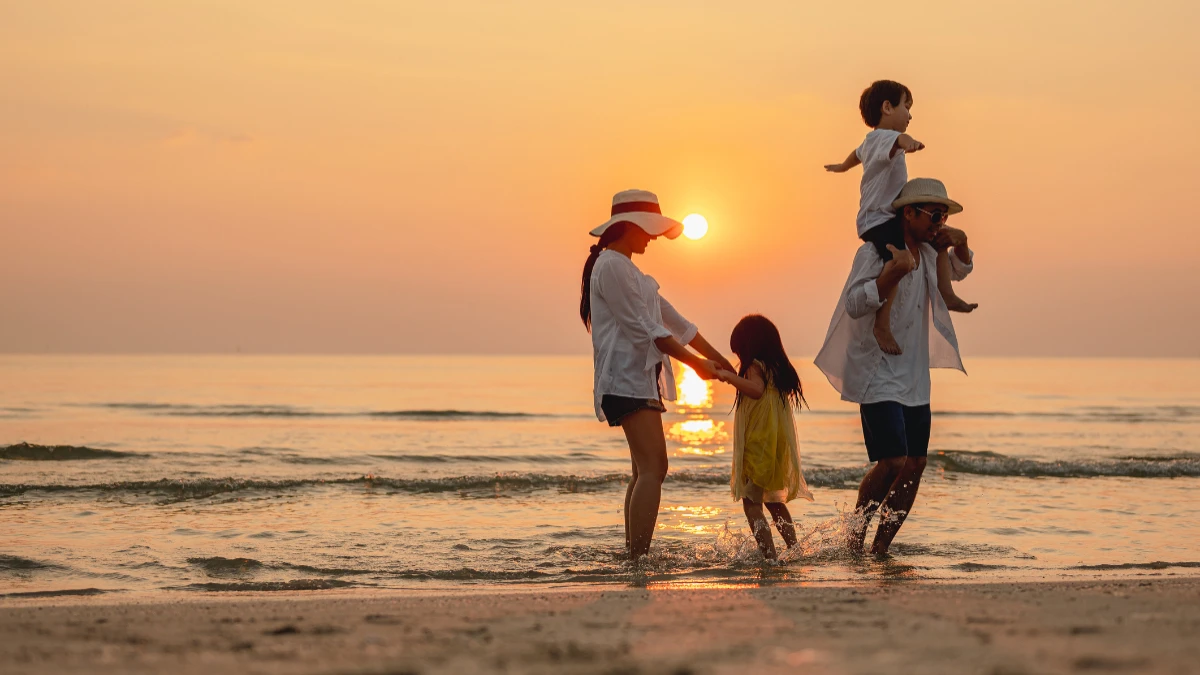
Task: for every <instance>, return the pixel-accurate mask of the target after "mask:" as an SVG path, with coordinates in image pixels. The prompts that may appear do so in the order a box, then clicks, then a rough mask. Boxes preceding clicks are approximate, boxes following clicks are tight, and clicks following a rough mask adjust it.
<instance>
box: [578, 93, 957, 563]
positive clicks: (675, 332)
mask: <svg viewBox="0 0 1200 675" xmlns="http://www.w3.org/2000/svg"><path fill="white" fill-rule="evenodd" d="M912 106H913V97H912V92H911V91H909V89H908V88H907V87H905V86H904V85H902V84H900V83H898V82H893V81H890V80H880V81H877V82H874V83H872V84H871V86H870V87H868V88H867V89H866V90H864V91H863V93H862V96H861V97H860V99H859V111H860V113H861V114H862V118H863V121H864V122H865V123H866V124H867V126H869V127H871V131H870V132H868V133H867V135H866V138H865V139H864V140H863V142H862V144H861V145H859V146H858V147H857V148H856V149H855V150H854V151H853V152H851V153H850V155H849V156H848V157H847V158H846V159H845V160H844V161H843V162H841V163H839V164H829V165H826V166H825V168H826V170H828V171H831V172H835V173H840V172H844V171H848V170H849V169H851V168H853V167H855V166H857V165H859V164H861V165H862V170H863V176H862V182H861V188H860V200H859V211H858V217H857V219H856V226H857V233H858V236H859V238H860V239H862V241H863V244H862V246H861V247H859V249H858V252H857V253H856V254H855V256H854V262H853V263H852V265H851V268H850V274H849V277H848V278H847V280H846V284H845V287H844V288H843V289H842V292H841V295H840V296H839V297H838V302H837V307H836V309H834V312H833V318H832V319H831V320H830V323H829V330H828V332H827V333H826V336H825V342H824V345H823V346H822V347H821V350H820V352H819V353H818V354H817V357H816V360H815V363H816V365H817V367H818V368H819V369H820V370H821V372H822V373H824V374H825V376H826V378H828V380H829V382H830V384H831V385H833V387H834V389H836V390H837V391H838V393H839V394H841V398H842V400H845V401H850V402H853V403H857V404H858V406H859V416H860V418H861V423H862V432H863V442H864V445H865V446H866V451H867V458H868V460H869V462H870V464H871V466H870V468H869V469H868V471H867V473H866V476H864V477H863V479H862V483H861V485H860V486H859V490H858V500H857V503H856V506H855V510H856V515H857V517H856V518H854V519H853V522H854V527H853V528H852V531H851V532H850V534H849V541H848V545H849V547H850V548H851V550H852V551H854V552H856V553H863V552H864V551H869V552H870V553H872V554H875V555H878V556H883V555H886V554H887V553H888V549H889V547H890V546H891V543H892V540H893V538H895V536H896V533H897V532H898V531H899V530H900V528H901V526H902V525H903V524H904V521H905V518H906V517H907V516H908V514H909V513H910V512H911V511H912V508H913V504H914V502H915V500H916V497H917V492H918V489H919V488H920V484H921V476H922V474H923V473H924V470H925V463H926V456H927V454H928V449H929V433H930V423H931V412H930V407H929V402H930V377H929V370H930V368H956V369H958V370H963V371H964V372H965V370H964V369H963V365H962V358H961V356H960V354H959V349H958V340H957V338H956V337H955V334H954V324H953V322H952V321H951V318H950V312H952V311H957V312H970V311H972V310H973V309H975V308H976V306H977V305H975V304H972V303H967V302H966V301H964V300H962V299H960V298H959V297H958V296H957V295H956V294H955V293H954V289H953V287H952V283H953V282H955V281H959V280H961V279H963V278H964V277H965V276H966V275H967V274H969V273H970V272H971V270H972V267H973V266H972V258H973V255H974V254H973V252H972V250H971V249H970V247H969V246H968V244H967V235H966V233H964V232H963V231H962V230H959V229H955V228H952V227H950V226H949V225H948V224H947V219H948V218H949V217H950V216H951V215H954V214H956V213H959V212H960V211H962V206H961V205H959V203H958V202H956V201H954V200H953V199H950V197H949V195H948V194H947V191H946V187H945V185H944V184H943V183H942V182H941V181H939V180H936V179H933V178H914V179H912V180H909V179H908V169H907V166H906V164H905V156H906V155H907V154H908V153H912V152H917V151H920V150H923V149H924V147H925V146H924V144H923V143H921V142H920V141H917V140H916V139H914V138H913V137H911V136H909V135H908V134H907V133H906V132H907V130H908V125H909V122H910V121H911V120H912V113H911V109H912ZM682 229H683V226H682V224H680V223H679V222H678V221H676V220H673V219H671V218H668V217H667V216H664V215H663V213H662V208H661V206H660V205H659V202H658V198H657V196H656V195H655V194H654V193H652V192H647V191H644V190H626V191H624V192H619V193H617V194H616V195H614V196H613V200H612V210H611V212H610V218H609V219H608V220H607V221H606V222H604V223H603V224H602V225H600V226H599V227H596V228H594V229H593V230H592V231H591V235H592V236H594V237H598V238H599V241H598V242H597V243H596V244H595V245H593V246H592V247H591V251H590V254H589V255H588V258H587V262H586V263H585V264H584V267H583V279H582V287H581V298H580V306H579V315H580V318H581V319H582V320H583V323H584V325H585V326H586V327H587V329H588V331H589V332H590V333H591V337H592V349H593V362H594V367H595V379H594V398H595V408H596V417H597V418H598V419H599V420H600V421H602V422H608V424H609V425H610V426H613V427H617V426H619V427H621V429H622V431H623V432H624V433H625V438H626V440H627V442H628V444H629V455H630V459H631V460H632V478H631V480H630V482H629V486H628V488H627V490H626V492H625V510H624V512H625V544H626V548H627V549H628V552H629V555H630V557H631V558H632V559H633V560H635V561H636V560H637V559H639V558H640V557H641V556H644V555H646V554H647V553H648V552H649V550H650V542H651V539H652V538H653V535H654V527H655V523H656V521H657V518H658V507H659V500H660V498H661V494H662V482H663V479H664V478H665V477H666V474H667V447H666V437H665V435H664V433H663V426H662V413H663V412H665V411H666V407H665V405H664V404H663V401H664V400H666V401H673V400H674V399H675V383H674V376H673V372H672V368H671V362H670V359H672V358H674V359H676V360H678V361H680V362H682V363H684V364H687V365H688V366H690V367H691V368H692V369H694V370H695V371H696V373H697V374H699V375H700V376H701V377H703V378H705V379H708V380H719V381H721V382H724V383H727V384H729V385H731V386H733V387H734V389H735V390H736V393H735V413H734V453H733V466H732V472H731V477H730V490H731V492H732V495H733V498H734V499H738V500H741V502H742V506H743V509H744V511H745V513H746V518H747V520H748V522H749V524H750V529H751V531H752V532H753V534H754V537H755V539H756V541H757V542H758V547H759V550H760V551H761V552H762V554H763V556H764V557H766V558H768V559H772V558H775V557H776V556H777V553H776V549H775V544H774V541H773V538H772V535H771V525H770V524H771V523H774V525H775V528H776V529H777V530H778V531H779V534H780V536H781V537H782V539H783V541H784V543H785V544H786V545H787V546H789V547H791V546H794V545H795V544H796V543H797V538H796V530H795V526H794V524H793V521H792V515H791V513H790V512H789V511H788V508H787V503H788V502H790V501H792V500H793V499H796V498H797V497H801V498H804V499H807V500H809V501H812V499H813V494H812V492H811V491H809V489H808V486H807V485H806V483H805V481H804V475H803V472H802V470H801V464H800V453H799V443H798V442H797V433H796V427H795V419H794V413H795V412H798V411H799V410H800V408H801V406H802V405H803V404H804V402H805V401H804V391H803V388H802V386H801V383H800V377H799V375H798V374H797V372H796V368H795V367H794V366H793V365H792V363H791V361H790V360H789V359H788V356H787V353H786V351H785V350H784V347H783V341H782V339H781V337H780V335H779V330H778V329H777V328H776V327H775V324H774V323H772V322H771V321H770V320H769V319H767V318H766V317H763V316H759V315H749V316H746V317H744V318H742V319H741V320H740V321H739V322H738V323H737V325H736V326H735V327H734V329H733V331H732V333H731V335H730V338H729V349H730V351H731V352H733V354H734V355H736V356H737V359H738V363H737V366H734V364H733V363H731V362H730V361H729V360H728V359H726V358H725V356H724V355H723V354H722V353H721V351H720V350H719V349H717V348H715V347H713V345H712V344H711V343H709V341H708V340H706V339H705V338H704V336H702V335H701V334H700V331H699V329H698V328H697V327H696V325H695V324H693V323H691V322H690V321H688V320H687V319H686V318H684V317H683V315H682V314H680V313H679V311H678V310H676V309H675V307H674V306H672V305H671V303H670V302H668V301H667V299H666V298H665V297H663V295H662V293H660V288H659V285H658V282H657V281H655V280H654V278H653V277H651V276H649V275H647V274H644V273H643V272H642V271H641V270H640V269H638V267H637V265H636V264H634V262H633V256H634V255H635V254H641V253H644V252H645V251H646V246H647V245H648V244H649V243H650V242H651V241H653V240H655V239H657V238H659V237H666V238H668V239H675V238H676V237H678V236H679V234H680V232H681V231H682ZM764 506H765V507H766V512H767V513H769V514H770V521H769V522H768V520H767V517H766V515H765V514H764V512H763V508H764ZM877 513H878V514H879V516H880V517H879V522H878V526H877V528H876V532H875V537H874V540H873V541H872V543H871V545H870V548H869V549H867V547H866V536H867V531H868V528H869V526H870V523H871V521H872V518H873V517H874V516H875V515H876V514H877Z"/></svg>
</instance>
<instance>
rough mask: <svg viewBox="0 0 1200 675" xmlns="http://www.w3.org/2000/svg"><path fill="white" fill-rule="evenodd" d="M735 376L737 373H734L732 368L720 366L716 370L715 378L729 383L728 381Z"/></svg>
mask: <svg viewBox="0 0 1200 675" xmlns="http://www.w3.org/2000/svg"><path fill="white" fill-rule="evenodd" d="M735 377H737V373H735V372H734V371H732V370H728V369H725V368H722V369H720V370H718V371H717V379H718V380H720V381H722V382H724V383H725V384H729V383H730V381H731V380H732V379H733V378H735Z"/></svg>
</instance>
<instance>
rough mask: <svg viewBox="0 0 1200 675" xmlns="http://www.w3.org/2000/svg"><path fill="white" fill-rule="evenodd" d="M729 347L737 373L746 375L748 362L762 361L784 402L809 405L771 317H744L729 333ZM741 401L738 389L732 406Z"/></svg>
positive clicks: (748, 366)
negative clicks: (735, 363)
mask: <svg viewBox="0 0 1200 675" xmlns="http://www.w3.org/2000/svg"><path fill="white" fill-rule="evenodd" d="M729 349H730V350H731V351H733V353H734V354H737V357H738V359H739V360H740V361H741V363H740V364H739V366H738V375H740V376H741V377H745V376H746V373H747V372H749V370H750V364H752V363H754V362H755V361H761V362H762V363H763V365H764V366H766V370H767V372H765V373H763V375H764V376H765V377H766V378H767V380H768V381H769V382H773V383H774V384H775V388H776V389H777V390H779V395H780V396H782V397H783V400H784V402H785V403H787V404H788V405H790V406H791V407H793V408H795V409H796V410H799V409H800V407H801V406H804V405H808V401H806V400H804V388H803V387H801V386H800V374H799V373H797V372H796V367H795V366H793V365H792V362H791V361H790V360H788V356H787V352H786V351H784V349H783V340H781V339H780V338H779V329H778V328H776V327H775V324H773V323H771V320H770V319H768V318H767V317H765V316H762V315H759V314H751V315H749V316H745V317H743V318H742V320H741V321H738V323H737V325H736V326H734V327H733V334H732V335H730V336H729ZM741 403H742V392H740V391H739V392H738V393H737V396H736V397H735V398H734V406H735V407H736V406H738V405H741Z"/></svg>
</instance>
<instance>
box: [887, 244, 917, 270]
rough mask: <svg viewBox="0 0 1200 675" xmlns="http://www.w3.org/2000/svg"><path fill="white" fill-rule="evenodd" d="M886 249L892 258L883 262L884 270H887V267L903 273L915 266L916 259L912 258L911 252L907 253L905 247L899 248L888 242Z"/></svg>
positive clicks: (913, 268)
mask: <svg viewBox="0 0 1200 675" xmlns="http://www.w3.org/2000/svg"><path fill="white" fill-rule="evenodd" d="M887 250H888V251H889V252H891V254H892V259H891V260H889V261H887V263H885V264H884V266H883V269H884V271H887V270H888V268H891V269H894V270H896V271H897V272H899V273H900V274H901V275H904V274H908V273H909V272H911V271H913V270H915V269H916V268H917V261H916V260H914V259H913V256H912V253H909V251H908V249H907V248H905V249H903V250H901V249H898V248H896V247H895V246H892V245H891V244H888V245H887Z"/></svg>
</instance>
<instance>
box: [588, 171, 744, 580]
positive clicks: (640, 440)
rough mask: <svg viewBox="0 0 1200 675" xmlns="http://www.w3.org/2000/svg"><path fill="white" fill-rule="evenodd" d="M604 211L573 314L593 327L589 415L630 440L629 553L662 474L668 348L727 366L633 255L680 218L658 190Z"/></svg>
mask: <svg viewBox="0 0 1200 675" xmlns="http://www.w3.org/2000/svg"><path fill="white" fill-rule="evenodd" d="M611 215H612V217H611V218H609V220H608V222H606V223H604V224H603V225H601V226H600V227H597V228H596V229H594V230H592V232H591V234H592V236H594V237H599V238H600V241H599V242H598V243H597V244H596V245H595V246H592V248H591V255H589V256H588V259H587V262H586V263H585V264H584V266H583V284H582V293H581V298H580V301H579V316H580V318H581V319H583V325H584V326H586V327H587V328H588V330H589V331H590V332H591V334H592V351H593V359H594V362H595V368H596V373H595V389H594V393H595V405H596V417H597V418H599V420H600V421H601V422H604V421H607V422H608V424H609V426H614V427H615V426H619V427H621V429H622V430H623V431H624V432H625V439H626V440H627V441H628V442H629V455H630V458H631V459H632V460H633V479H632V480H631V481H629V488H628V489H627V490H626V491H625V546H626V548H627V549H628V550H629V554H630V557H631V558H632V559H633V560H635V561H636V560H637V559H638V558H639V557H641V556H643V555H646V554H647V553H649V552H650V539H651V538H652V537H653V536H654V524H655V522H656V521H657V520H658V503H659V499H660V497H661V494H662V481H663V478H664V477H666V475H667V440H666V437H665V436H664V435H663V427H662V413H663V412H664V411H665V410H666V407H665V406H664V405H663V403H662V400H663V399H664V398H665V399H666V400H668V401H673V400H675V378H674V375H673V373H672V372H671V361H670V359H669V358H668V357H672V356H673V357H675V358H676V359H679V360H680V361H682V362H683V363H686V364H688V365H689V366H691V367H692V368H693V369H694V370H695V371H696V373H697V374H699V375H700V376H701V377H703V378H705V379H713V378H715V377H716V374H717V369H718V368H722V367H723V368H725V369H727V370H733V366H732V364H730V363H729V361H728V360H726V359H725V357H724V356H722V355H721V353H720V352H718V351H717V350H716V349H714V348H713V347H712V346H711V345H710V344H708V342H707V341H706V340H705V339H704V338H703V337H701V335H700V333H699V332H698V331H697V329H696V326H695V325H693V324H692V323H690V322H689V321H688V320H687V319H685V318H683V316H681V315H680V314H679V312H677V311H675V308H674V307H672V306H671V303H669V302H667V301H666V300H665V299H664V298H663V297H662V296H661V295H659V294H658V283H657V282H656V281H654V279H653V278H652V277H650V276H647V275H645V274H643V273H642V271H641V270H639V269H638V268H637V266H636V265H634V264H633V259H632V258H633V254H635V253H638V254H640V253H645V252H646V245H647V244H649V243H650V242H651V241H652V240H654V239H657V238H658V237H659V236H666V237H667V238H668V239H674V238H676V237H678V236H679V233H680V231H682V229H683V225H681V224H680V223H679V222H677V221H675V220H672V219H670V218H667V217H665V216H663V215H662V210H661V208H660V207H659V205H658V197H657V196H655V195H654V193H652V192H646V191H644V190H626V191H624V192H618V193H617V194H616V195H615V196H614V197H613V203H612V214H611ZM684 345H690V346H692V347H694V348H695V349H696V351H698V352H700V354H701V355H703V356H698V355H696V354H695V353H693V352H691V351H689V350H688V349H687V347H685V346H684ZM703 357H708V358H703Z"/></svg>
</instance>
